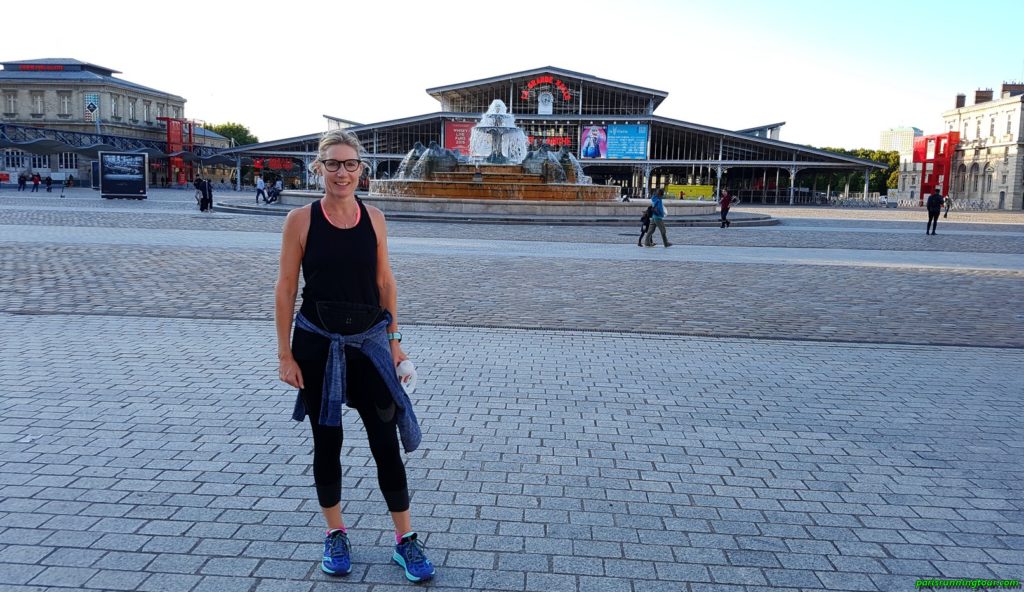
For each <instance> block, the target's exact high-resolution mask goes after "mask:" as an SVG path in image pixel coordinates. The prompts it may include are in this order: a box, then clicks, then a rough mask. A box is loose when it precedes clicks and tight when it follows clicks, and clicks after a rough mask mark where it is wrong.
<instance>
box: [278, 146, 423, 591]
mask: <svg viewBox="0 0 1024 592" xmlns="http://www.w3.org/2000/svg"><path fill="white" fill-rule="evenodd" d="M362 154H363V149H362V146H361V145H360V144H359V140H358V138H357V137H356V136H355V135H354V134H352V133H350V132H346V131H344V130H333V131H330V132H327V134H325V135H324V136H323V138H322V139H321V140H320V145H319V149H318V154H317V159H316V161H314V163H313V166H314V170H315V171H316V173H317V174H319V175H322V176H323V178H324V185H325V189H324V196H323V197H322V198H321V199H320V200H318V201H316V202H313V203H312V204H309V205H306V206H303V207H301V208H298V209H295V210H292V211H291V212H289V213H288V216H287V218H285V223H284V232H283V237H282V241H281V259H280V271H279V275H278V280H277V288H276V290H275V309H274V312H275V326H276V329H277V351H278V359H279V361H280V364H279V377H280V379H281V380H282V381H284V382H286V383H288V384H289V385H291V386H293V387H295V388H298V389H299V394H298V398H297V400H296V404H295V413H294V414H293V419H296V420H299V421H301V420H302V419H303V417H304V416H306V415H308V416H309V423H310V426H311V429H312V432H313V481H314V484H315V486H316V494H317V501H318V502H319V504H320V510H321V513H322V514H323V517H324V520H325V522H326V526H327V532H326V538H325V540H324V552H323V559H322V561H321V563H320V569H321V570H322V571H324V572H325V573H327V574H329V575H336V576H341V575H346V574H348V573H350V572H351V570H352V562H351V553H350V549H349V538H348V531H347V529H346V526H345V521H344V518H343V517H342V514H341V462H340V455H341V450H342V441H343V437H344V433H343V429H342V423H341V419H342V418H341V408H342V403H344V404H346V405H348V406H349V407H353V408H355V409H356V411H357V412H358V414H359V417H360V418H361V419H362V423H363V427H364V428H365V430H366V436H367V439H368V441H369V445H370V452H371V453H372V455H373V458H374V462H375V463H376V465H377V484H378V486H379V488H380V491H381V494H382V495H383V497H384V501H385V503H386V504H387V508H388V510H389V511H390V513H391V520H392V522H393V523H394V527H395V547H394V550H393V552H392V555H391V558H392V560H393V561H394V562H395V563H397V564H398V565H399V566H401V567H402V568H403V569H404V571H405V577H406V578H407V579H409V580H410V581H414V582H420V581H424V580H429V579H431V578H432V577H433V576H434V572H435V570H434V566H433V564H432V563H431V562H430V560H429V559H428V558H427V556H426V552H425V548H424V545H423V542H422V541H421V540H420V537H419V535H418V534H417V533H416V531H415V530H413V528H412V518H411V512H410V507H409V486H408V481H407V477H406V472H405V466H404V465H403V463H402V457H401V451H400V449H399V434H400V435H401V443H402V447H403V448H404V449H405V451H406V452H412V451H413V450H415V449H416V447H417V446H418V445H419V442H420V439H421V437H422V436H421V433H420V429H419V426H418V424H417V422H416V416H415V414H414V413H413V408H412V404H411V402H410V401H409V398H408V396H407V395H406V393H405V391H404V390H403V388H402V384H401V382H400V381H399V378H398V376H397V374H396V370H395V368H396V367H397V366H398V365H399V364H400V363H401V362H403V361H405V360H406V359H407V356H406V354H405V352H404V351H402V345H401V341H402V334H401V333H400V332H399V331H398V317H397V314H396V308H397V298H398V295H397V292H398V290H397V286H396V283H395V278H394V275H393V274H392V272H391V265H390V263H389V262H388V247H387V225H386V222H385V219H384V214H383V213H382V212H381V211H380V210H378V209H377V208H375V207H372V206H366V205H364V204H363V203H362V201H360V200H359V199H358V198H356V196H355V191H356V187H357V185H358V183H359V178H360V176H361V175H362V173H363V170H364V168H365V165H364V164H363V162H362V161H361V160H360V157H361V156H362ZM300 270H301V272H302V277H303V279H304V287H303V290H302V304H301V306H300V308H299V313H298V314H297V315H295V327H294V330H293V329H292V314H293V313H294V309H295V296H296V293H297V291H298V279H299V272H300ZM289 334H291V342H290V343H289V339H288V338H289ZM396 430H397V432H398V433H399V434H396ZM355 464H356V465H357V466H361V465H362V464H363V461H362V460H357V461H355Z"/></svg>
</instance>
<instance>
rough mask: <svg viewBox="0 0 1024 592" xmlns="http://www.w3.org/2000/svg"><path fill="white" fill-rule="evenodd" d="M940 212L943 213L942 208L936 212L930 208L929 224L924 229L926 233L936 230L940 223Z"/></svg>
mask: <svg viewBox="0 0 1024 592" xmlns="http://www.w3.org/2000/svg"><path fill="white" fill-rule="evenodd" d="M940 213H941V210H935V211H934V212H933V211H931V210H928V226H926V227H925V229H924V231H925V233H926V234H927V233H928V232H935V227H936V226H938V225H939V214H940Z"/></svg>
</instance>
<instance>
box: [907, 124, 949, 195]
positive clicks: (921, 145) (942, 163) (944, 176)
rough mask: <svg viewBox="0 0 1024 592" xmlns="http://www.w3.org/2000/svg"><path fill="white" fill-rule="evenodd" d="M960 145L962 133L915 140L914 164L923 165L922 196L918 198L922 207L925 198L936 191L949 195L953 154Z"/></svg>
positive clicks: (936, 135)
mask: <svg viewBox="0 0 1024 592" xmlns="http://www.w3.org/2000/svg"><path fill="white" fill-rule="evenodd" d="M959 143H960V132H946V133H944V134H935V135H932V136H919V137H917V138H914V163H915V164H917V163H920V164H921V195H919V196H918V199H919V204H920V205H924V198H925V196H926V195H931V193H932V192H933V191H935V190H936V189H938V190H939V192H940V193H941V194H942V195H949V183H950V177H951V176H952V170H953V152H954V151H956V145H957V144H959Z"/></svg>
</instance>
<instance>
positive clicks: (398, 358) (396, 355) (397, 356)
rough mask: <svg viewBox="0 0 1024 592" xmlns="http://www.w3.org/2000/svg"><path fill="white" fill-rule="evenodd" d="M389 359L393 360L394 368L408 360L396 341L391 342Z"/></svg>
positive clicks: (400, 344) (400, 343) (399, 343)
mask: <svg viewBox="0 0 1024 592" xmlns="http://www.w3.org/2000/svg"><path fill="white" fill-rule="evenodd" d="M390 343H391V357H392V358H393V359H394V360H395V367H396V368H397V367H398V365H399V364H401V363H402V362H404V361H406V360H408V359H409V356H407V355H405V352H404V351H402V342H401V341H398V340H397V339H392V340H391V342H390Z"/></svg>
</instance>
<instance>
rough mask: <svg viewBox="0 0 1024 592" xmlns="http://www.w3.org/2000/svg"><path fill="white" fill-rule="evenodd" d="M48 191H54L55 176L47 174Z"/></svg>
mask: <svg viewBox="0 0 1024 592" xmlns="http://www.w3.org/2000/svg"><path fill="white" fill-rule="evenodd" d="M45 182H46V192H47V193H53V177H51V176H50V175H46V181H45Z"/></svg>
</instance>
